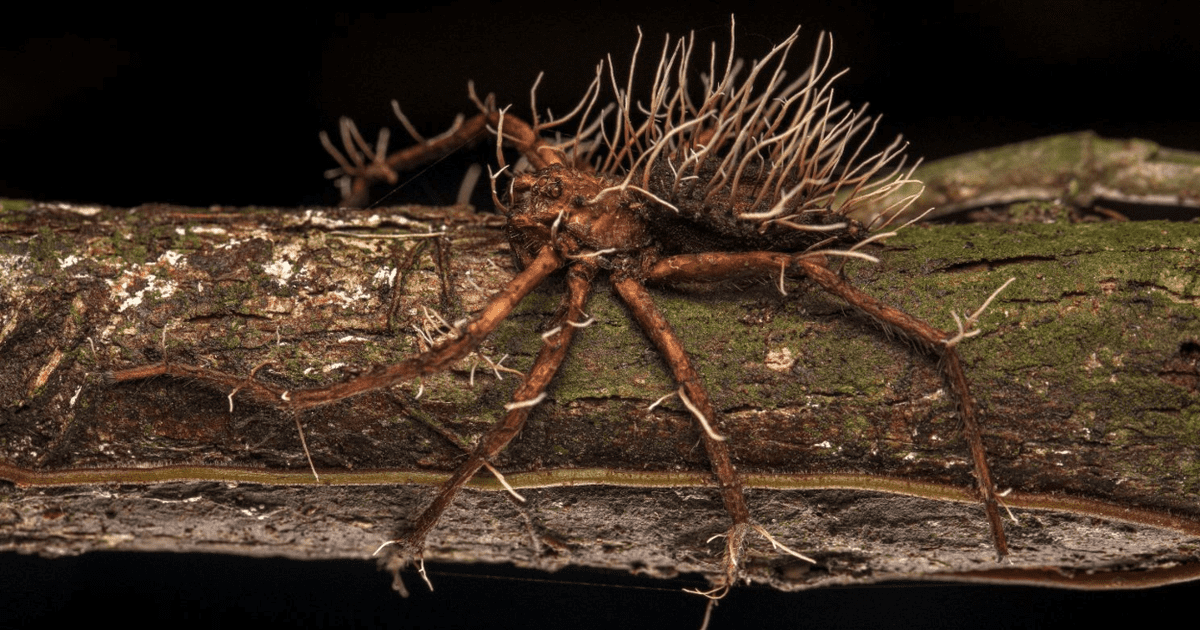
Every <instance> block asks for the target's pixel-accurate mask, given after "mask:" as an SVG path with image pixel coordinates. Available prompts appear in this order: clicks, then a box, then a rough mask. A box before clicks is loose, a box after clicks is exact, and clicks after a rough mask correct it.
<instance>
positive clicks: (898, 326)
mask: <svg viewBox="0 0 1200 630" xmlns="http://www.w3.org/2000/svg"><path fill="white" fill-rule="evenodd" d="M791 262H792V264H793V266H794V268H798V269H799V270H800V271H801V272H802V273H803V274H804V275H806V276H808V277H809V278H810V279H812V280H813V281H814V282H816V283H817V284H818V285H820V286H821V288H823V289H825V290H826V291H828V292H830V293H832V294H834V295H836V296H838V297H840V298H842V299H843V300H845V301H846V302H847V303H849V304H850V305H851V306H853V307H854V308H856V309H858V310H860V311H862V312H863V313H864V314H866V315H867V316H868V317H870V318H871V319H873V320H875V321H876V322H877V323H878V324H879V325H880V326H883V328H884V329H885V330H887V331H888V332H890V333H895V334H897V335H899V336H901V337H904V338H905V339H908V340H911V341H913V342H914V343H916V344H917V345H919V346H920V347H922V348H923V349H925V350H926V351H927V352H930V353H932V354H934V355H936V356H937V357H938V358H939V361H938V370H939V371H940V372H941V374H942V380H943V381H944V382H945V384H946V387H947V389H949V390H950V392H951V393H952V395H953V397H954V399H955V401H956V402H957V403H958V412H959V417H960V418H961V419H962V423H963V436H964V437H965V438H966V440H967V445H968V446H969V447H970V449H971V459H972V460H973V462H974V465H975V479H976V481H977V482H978V486H979V495H980V498H981V499H982V500H983V507H984V510H985V511H986V512H987V517H988V524H989V525H990V526H991V530H992V542H993V544H994V545H995V547H996V555H997V557H998V558H1003V557H1004V556H1006V555H1008V539H1007V537H1006V536H1005V534H1004V524H1003V522H1002V521H1001V519H1000V507H999V499H998V498H997V496H996V485H995V483H994V482H993V481H992V473H991V471H990V469H989V468H988V462H987V451H986V449H984V446H983V431H982V429H981V427H980V424H979V407H978V405H977V404H976V402H975V399H974V398H973V397H972V396H971V391H970V385H969V383H968V381H967V376H966V372H964V371H963V368H962V359H961V358H960V357H959V355H958V350H957V348H956V347H955V345H956V344H955V342H956V341H957V338H955V337H952V336H951V335H948V334H946V333H945V332H942V331H941V330H938V329H937V328H934V327H933V326H930V325H929V324H927V323H925V322H924V321H922V320H920V319H917V318H915V317H913V316H912V315H909V314H908V313H905V312H904V311H901V310H900V309H898V308H895V307H892V306H888V305H887V304H884V303H883V302H880V301H879V300H877V299H875V298H874V297H872V296H870V295H868V294H867V293H864V292H863V291H860V290H859V289H857V288H856V287H855V286H854V285H852V284H850V283H849V282H847V281H846V280H845V279H844V278H842V277H841V276H840V275H838V274H837V273H835V272H834V271H833V270H831V269H829V267H827V266H826V265H825V264H824V261H823V260H822V257H817V256H796V257H794V258H793V259H792V261H791ZM1002 288H1003V287H1002Z"/></svg>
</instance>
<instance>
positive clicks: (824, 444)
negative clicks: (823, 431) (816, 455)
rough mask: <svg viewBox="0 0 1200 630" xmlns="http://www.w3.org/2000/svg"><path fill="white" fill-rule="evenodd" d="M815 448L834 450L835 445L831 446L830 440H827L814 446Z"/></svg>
mask: <svg viewBox="0 0 1200 630" xmlns="http://www.w3.org/2000/svg"><path fill="white" fill-rule="evenodd" d="M813 448H833V444H830V443H829V440H825V441H824V442H817V443H816V444H813Z"/></svg>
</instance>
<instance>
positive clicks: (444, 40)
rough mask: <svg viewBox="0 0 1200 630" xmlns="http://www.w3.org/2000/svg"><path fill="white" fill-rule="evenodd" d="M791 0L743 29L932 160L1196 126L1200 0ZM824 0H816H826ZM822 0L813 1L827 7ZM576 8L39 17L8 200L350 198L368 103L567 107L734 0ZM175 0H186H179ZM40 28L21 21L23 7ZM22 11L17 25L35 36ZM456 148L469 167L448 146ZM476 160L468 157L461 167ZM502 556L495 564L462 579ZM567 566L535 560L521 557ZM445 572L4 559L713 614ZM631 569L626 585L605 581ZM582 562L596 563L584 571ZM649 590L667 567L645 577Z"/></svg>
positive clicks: (294, 616)
mask: <svg viewBox="0 0 1200 630" xmlns="http://www.w3.org/2000/svg"><path fill="white" fill-rule="evenodd" d="M821 4H831V3H802V2H795V3H789V5H788V7H787V8H784V9H779V8H772V9H771V10H770V11H769V12H768V11H765V10H757V12H755V13H749V12H747V11H745V10H742V11H740V14H739V16H738V28H737V38H738V40H737V41H738V48H739V50H740V51H741V52H742V54H744V55H745V56H747V57H756V56H759V55H761V54H762V53H764V52H765V51H766V50H768V49H769V48H770V46H771V44H772V43H774V42H778V41H779V40H781V39H783V38H784V37H786V36H787V35H788V34H789V33H790V32H791V30H792V29H793V28H794V27H795V25H797V24H803V25H804V30H803V31H802V32H801V44H799V45H798V47H797V48H796V50H795V51H794V52H793V55H795V57H794V60H795V63H794V64H793V66H792V67H794V68H795V69H796V70H797V71H799V70H801V69H802V68H803V67H804V65H806V63H807V61H808V55H810V54H811V49H812V45H813V43H814V42H815V37H816V34H817V33H818V32H819V31H821V30H828V31H830V32H832V33H833V34H834V37H835V42H834V45H835V56H834V63H833V65H834V66H836V67H850V68H851V72H850V73H849V74H848V75H847V76H846V77H844V78H843V79H841V80H840V81H839V82H838V84H837V85H838V93H839V94H840V96H841V97H842V98H845V99H848V100H850V101H852V102H854V103H862V102H865V101H870V103H871V111H873V112H876V113H883V114H884V119H883V125H882V127H881V131H880V137H882V138H889V137H891V136H892V135H895V134H897V133H903V134H904V135H905V137H906V138H908V139H909V140H910V141H911V143H912V144H911V148H910V154H912V155H914V156H924V157H925V158H927V159H935V158H938V157H944V156H947V155H953V154H956V153H961V152H965V151H970V150H974V149H981V148H987V147H992V146H997V145H1000V144H1004V143H1007V142H1013V141H1018V140H1025V139H1030V138H1035V137H1038V136H1044V135H1050V134H1056V133H1063V132H1068V131H1078V130H1083V129H1094V130H1096V131H1098V132H1099V133H1101V134H1102V135H1105V136H1109V137H1117V138H1120V137H1135V136H1136V137H1143V138H1147V139H1150V140H1154V141H1156V142H1159V143H1161V144H1162V145H1164V146H1168V147H1173V148H1180V149H1190V150H1200V121H1198V118H1200V116H1198V115H1197V113H1196V112H1197V106H1196V98H1195V95H1194V92H1193V89H1194V85H1196V83H1197V81H1196V77H1197V76H1200V72H1198V70H1200V35H1197V32H1196V28H1197V27H1196V26H1195V25H1196V24H1198V23H1200V22H1197V19H1196V18H1197V17H1198V16H1197V14H1196V10H1195V9H1193V8H1191V6H1192V5H1191V4H1189V3H1178V4H1174V5H1172V4H1169V3H1162V4H1153V5H1146V4H1136V3H1111V4H1110V3H1096V2H1086V1H1080V2H1038V3H1034V2H1003V3H982V2H981V3H969V2H963V3H933V4H927V5H913V4H911V3H894V4H892V3H887V4H884V3H873V2H861V3H838V6H837V7H835V8H830V7H825V6H820V5H821ZM805 5H809V6H805ZM813 5H816V6H813ZM645 7H646V5H644V4H643V5H641V7H637V8H632V9H631V8H630V7H627V6H615V5H610V4H609V3H605V4H604V5H603V7H601V6H599V5H589V6H586V7H582V8H572V9H569V10H564V11H562V12H541V11H536V10H534V9H532V8H531V7H530V6H528V5H524V4H510V3H504V4H481V3H450V4H448V5H445V6H431V7H430V8H429V9H428V10H427V11H425V12H423V13H419V14H413V15H389V16H382V15H381V16H369V15H368V16H345V15H333V14H322V15H312V14H297V13H295V12H292V11H289V12H288V13H286V14H284V13H282V12H280V13H278V14H275V15H246V14H242V13H238V12H220V13H218V12H216V11H209V12H206V13H194V14H181V13H173V14H171V15H159V14H154V13H139V14H136V15H119V14H112V13H105V14H97V15H81V14H78V13H72V14H71V15H69V16H68V15H55V16H44V17H42V18H25V19H23V20H22V21H21V23H20V24H19V25H17V24H10V25H9V26H10V28H8V29H6V33H5V34H4V35H3V36H0V37H2V38H3V39H0V41H2V42H3V48H2V50H0V82H2V83H0V150H2V153H0V155H2V156H3V157H2V158H0V159H2V162H0V163H2V165H3V166H2V168H0V196H4V197H19V198H30V199H37V200H45V201H54V200H61V201H75V202H83V203H101V204H107V205H114V206H131V205H137V204H141V203H146V202H171V203H180V204H187V205H194V206H202V207H203V206H209V205H214V204H221V205H268V206H285V207H286V206H296V205H302V204H320V203H327V202H330V201H332V200H333V199H334V198H335V195H334V193H333V191H332V187H331V186H330V185H329V184H328V183H327V182H325V181H324V180H323V179H322V176H321V173H322V171H323V170H324V169H326V168H329V167H330V166H332V162H331V160H330V159H329V158H328V156H326V155H325V153H324V151H323V150H322V149H321V147H320V145H319V144H318V142H317V132H318V131H320V130H327V131H329V132H333V131H335V130H336V121H337V118H338V117H339V116H342V115H347V116H351V117H352V118H354V119H355V120H356V121H357V122H358V123H359V125H360V127H361V128H362V129H363V130H364V132H365V133H366V134H367V135H368V137H372V138H373V137H374V133H375V131H376V130H377V129H378V128H379V127H380V126H390V127H392V128H393V130H394V131H395V132H396V133H395V134H394V143H393V146H399V145H400V144H403V143H404V142H405V140H404V138H403V134H402V132H400V131H399V129H398V125H397V124H396V122H395V120H394V119H393V117H392V115H391V112H390V106H389V102H390V100H391V99H393V98H395V99H398V100H399V101H400V103H401V105H402V106H403V107H404V109H405V111H406V113H407V114H408V115H409V116H410V117H411V118H412V119H413V121H414V123H415V124H416V125H417V126H418V127H419V128H420V129H421V130H422V131H423V132H425V133H428V134H435V133H437V132H439V131H441V130H443V129H444V128H445V127H446V126H447V125H448V124H449V123H450V121H451V120H452V119H453V117H454V114H455V113H457V112H465V113H468V114H469V113H471V110H472V105H471V103H470V102H469V101H468V100H467V97H466V88H465V85H466V80H467V79H474V80H475V81H476V83H477V85H478V87H479V90H480V91H481V92H488V91H494V92H496V93H497V97H498V101H499V102H500V103H502V104H504V103H509V102H512V103H515V104H516V105H515V107H514V112H517V113H519V114H520V115H525V113H524V112H526V111H527V109H528V105H527V103H528V88H529V86H530V85H531V83H532V81H533V79H534V77H535V76H536V75H537V72H538V71H540V70H544V71H545V72H546V76H545V78H544V79H543V81H542V87H541V88H540V89H539V104H540V105H541V106H542V107H550V108H551V109H552V110H554V111H556V112H560V113H561V112H565V111H568V110H569V109H570V108H571V107H572V106H573V105H574V102H575V99H576V98H578V97H579V95H580V94H581V93H582V90H583V88H584V87H585V85H586V84H587V82H588V81H589V80H590V79H591V73H592V71H593V68H594V64H595V63H596V61H597V60H598V59H600V58H601V57H602V56H603V55H604V54H605V53H608V52H611V53H613V55H614V59H615V60H617V61H618V65H619V66H621V67H623V66H624V63H625V62H626V60H627V59H628V57H629V54H630V51H631V50H632V47H633V44H634V42H635V40H636V31H635V28H634V27H635V25H639V24H640V25H641V26H642V28H643V30H644V32H645V33H646V42H645V43H644V45H643V46H644V48H643V56H642V60H643V67H644V68H645V67H648V66H649V61H648V60H649V59H651V58H652V57H653V56H654V55H656V54H657V51H658V50H659V49H660V47H661V45H662V41H663V40H662V37H663V34H664V33H666V32H670V33H672V34H674V35H678V34H683V33H685V32H687V31H689V30H692V29H695V30H696V31H697V37H698V39H700V40H701V41H704V42H707V41H714V40H715V41H717V42H718V44H719V45H721V46H725V45H727V41H728V15H729V13H730V12H731V11H732V9H731V7H730V6H729V5H722V4H715V3H709V4H705V3H689V5H688V6H687V8H678V7H676V8H661V7H655V8H652V9H648V8H645ZM172 10H174V11H178V9H177V8H173V9H172ZM64 13H65V12H64ZM17 26H19V27H20V28H15V27H17ZM16 32H20V33H22V34H21V35H14V33H16ZM443 168H446V169H448V170H453V169H457V168H459V166H458V165H451V166H445V167H443ZM455 177H457V175H455ZM453 194H454V191H453V190H452V189H450V190H447V189H439V188H438V187H437V185H435V184H433V185H426V184H423V183H422V184H411V185H409V186H407V187H406V188H405V190H403V191H402V192H401V193H400V195H401V196H400V197H395V198H393V199H394V200H400V199H409V200H416V201H422V202H426V203H438V202H445V201H448V200H449V199H450V198H452V196H453ZM464 571H474V572H476V573H480V572H482V573H483V574H484V576H483V577H478V576H476V577H464V576H460V575H451V574H450V573H460V572H464ZM522 576H523V578H532V579H540V580H548V582H538V581H525V580H524V579H521V580H517V579H514V577H522ZM432 577H433V579H434V580H435V585H436V586H437V588H438V590H437V591H436V592H434V593H427V592H425V591H424V589H423V587H422V586H421V585H419V584H416V583H414V580H412V579H410V580H409V581H410V587H413V591H414V595H413V597H412V598H410V599H408V600H401V599H399V598H398V597H396V596H395V594H394V593H393V592H392V591H390V589H389V582H390V578H388V577H387V576H385V575H383V574H379V573H377V572H376V571H375V570H374V569H373V567H372V565H371V564H370V563H368V562H365V561H364V562H337V563H302V562H289V561H281V560H251V559H244V558H232V557H222V556H203V555H137V554H92V555H89V556H84V557H82V558H72V559H60V560H53V561H47V560H40V559H36V558H28V557H20V556H13V555H4V556H0V605H2V607H0V615H2V616H3V618H0V622H5V623H7V624H10V625H13V626H14V627H16V626H24V625H28V624H29V622H30V621H33V620H39V621H42V622H45V621H48V620H51V619H55V618H58V619H62V618H66V617H76V616H82V617H84V618H88V619H92V620H101V619H105V618H111V619H113V620H114V621H117V622H119V623H128V624H130V625H135V626H136V625H148V624H150V623H154V624H157V625H161V624H165V623H170V624H172V625H176V626H180V625H181V626H186V627H194V626H217V625H228V624H231V623H258V622H264V621H267V622H277V623H278V622H282V623H303V624H305V625H314V624H320V625H357V626H376V625H385V624H394V625H405V624H409V625H413V626H419V625H423V624H424V625H437V626H447V627H457V626H462V627H475V626H483V625H488V626H499V627H504V626H509V627H513V626H521V627H542V626H552V627H626V626H632V627H698V624H699V621H700V618H701V616H702V613H703V602H702V600H700V599H699V598H696V597H695V596H689V595H683V594H681V593H680V592H679V591H678V589H679V588H682V586H684V585H683V584H670V583H667V584H663V583H659V582H648V581H643V580H633V579H628V578H621V577H620V576H608V575H606V574H599V573H594V572H579V573H573V574H569V575H563V574H557V575H551V576H546V575H542V574H519V575H517V576H514V575H513V572H510V571H505V570H503V569H496V568H482V569H480V568H475V569H470V568H462V567H458V568H434V570H433V575H432ZM614 580H615V581H617V582H618V583H619V585H617V586H598V585H596V584H598V583H601V582H612V581H614ZM580 583H582V584H580ZM640 587H645V589H643V588H640ZM1198 594H1200V589H1197V588H1196V587H1195V586H1190V585H1185V586H1180V587H1171V588H1166V589H1156V590H1152V591H1141V592H1117V593H1075V592H1067V591H1050V590H1039V589H1012V588H998V587H970V586H929V585H916V586H913V585H900V586H890V587H869V588H855V589H831V590H823V591H815V592H808V593H800V594H795V593H793V594H784V593H775V592H771V591H767V590H762V589H752V588H746V589H738V590H736V591H735V592H734V593H733V594H731V595H730V597H729V598H728V599H727V600H726V601H725V602H723V604H722V605H721V606H720V607H719V608H718V609H717V613H716V615H717V616H716V618H715V619H714V624H715V625H714V626H713V627H717V628H720V627H768V625H770V626H776V625H780V626H783V627H791V626H800V625H806V626H814V627H822V628H828V627H897V626H903V627H928V626H939V627H940V626H947V625H964V626H965V625H971V626H974V627H1022V626H1028V625H1035V624H1036V625H1038V626H1050V625H1052V624H1054V623H1055V622H1060V621H1075V620H1082V619H1084V618H1085V617H1092V616H1096V615H1099V616H1103V617H1105V618H1106V619H1108V620H1112V621H1113V622H1115V623H1120V622H1121V621H1122V620H1123V619H1126V618H1132V616H1133V615H1137V616H1138V619H1139V620H1140V621H1145V620H1146V619H1147V618H1149V619H1151V620H1152V619H1153V618H1154V617H1153V616H1152V615H1148V614H1147V613H1149V612H1151V611H1166V610H1170V609H1171V607H1172V606H1175V605H1178V604H1182V603H1184V602H1187V601H1188V598H1189V597H1190V598H1191V599H1192V600H1194V599H1195V597H1196V596H1197V595H1198Z"/></svg>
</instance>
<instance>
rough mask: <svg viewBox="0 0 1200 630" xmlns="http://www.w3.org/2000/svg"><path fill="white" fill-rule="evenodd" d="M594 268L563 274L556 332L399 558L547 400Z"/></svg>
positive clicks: (415, 549) (582, 266) (404, 542)
mask: <svg viewBox="0 0 1200 630" xmlns="http://www.w3.org/2000/svg"><path fill="white" fill-rule="evenodd" d="M594 274H595V267H593V266H591V265H588V264H586V263H582V262H580V263H575V264H574V265H572V266H571V269H570V271H569V272H568V274H567V288H568V293H567V296H566V297H565V299H564V302H563V308H561V309H560V311H559V316H558V318H557V319H556V321H555V322H554V325H555V326H556V329H555V330H556V332H554V333H553V334H550V335H547V336H546V341H545V345H543V346H542V349H541V350H540V351H539V352H538V355H537V358H535V359H534V362H533V367H532V368H531V369H530V370H529V376H528V377H527V378H526V379H525V383H524V384H522V385H521V387H519V388H518V389H517V392H516V393H515V394H513V402H512V403H511V404H509V405H508V407H507V408H508V412H507V413H506V414H505V415H504V419H503V420H501V421H500V422H499V423H498V424H496V425H494V426H492V428H491V429H489V430H488V432H487V434H486V435H484V437H483V439H482V440H481V441H480V442H479V445H478V446H477V447H476V448H475V451H474V452H473V453H472V454H471V455H470V457H468V458H467V461H465V462H463V463H462V464H461V465H460V466H459V467H458V470H456V471H454V475H453V476H452V477H451V478H450V479H448V480H447V481H446V482H445V483H444V484H442V487H441V490H439V491H438V495H437V497H436V498H434V500H433V503H431V504H430V505H429V507H427V508H425V511H424V512H422V513H421V515H420V516H419V517H417V521H416V523H414V524H413V527H412V529H411V530H410V531H409V532H408V533H407V534H406V535H405V537H404V538H402V539H400V540H396V541H394V542H395V543H396V544H397V545H399V547H400V549H399V554H400V555H401V556H402V558H411V557H412V556H414V555H419V554H420V552H421V548H422V546H423V545H424V542H425V537H426V536H427V535H428V534H429V531H430V530H432V529H433V527H434V525H436V524H437V522H438V519H440V518H441V516H442V513H443V512H445V511H446V508H447V507H449V505H450V502H451V501H453V500H454V497H455V496H456V495H457V494H458V491H459V490H461V489H462V486H463V484H465V483H466V482H467V481H469V480H470V479H471V477H473V476H475V473H477V472H479V469H480V468H482V467H483V466H484V464H485V462H487V461H488V460H490V459H492V458H493V457H495V456H496V455H497V454H498V453H499V452H500V451H501V450H503V449H504V447H505V446H508V443H509V442H511V441H512V439H513V438H514V437H516V435H517V433H519V432H520V431H521V428H522V427H523V426H525V420H526V419H527V418H528V417H529V412H530V411H531V410H532V409H533V407H534V406H536V405H537V404H538V403H539V402H541V400H542V398H544V397H545V392H546V387H547V385H549V384H550V381H551V379H553V378H554V375H555V374H556V373H557V372H558V368H559V366H560V365H562V362H563V359H564V358H565V357H566V355H567V349H568V348H569V347H570V345H571V340H572V338H573V337H574V335H575V330H576V326H572V325H571V324H572V323H579V322H582V321H583V320H584V319H585V317H584V315H583V309H584V307H585V306H586V304H587V300H588V296H589V295H590V294H591V288H592V278H593V276H594Z"/></svg>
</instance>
